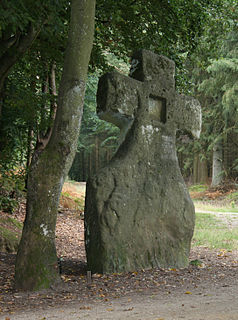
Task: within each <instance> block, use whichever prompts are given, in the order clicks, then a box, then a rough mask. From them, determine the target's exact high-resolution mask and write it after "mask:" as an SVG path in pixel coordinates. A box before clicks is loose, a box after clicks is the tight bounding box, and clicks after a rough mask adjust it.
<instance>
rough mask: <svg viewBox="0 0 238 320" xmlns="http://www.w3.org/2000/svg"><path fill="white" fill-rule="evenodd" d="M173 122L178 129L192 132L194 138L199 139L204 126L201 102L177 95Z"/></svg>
mask: <svg viewBox="0 0 238 320" xmlns="http://www.w3.org/2000/svg"><path fill="white" fill-rule="evenodd" d="M173 120H174V121H175V123H176V125H177V128H178V129H185V130H187V131H190V132H191V133H192V135H193V136H194V137H196V138H199V137H200V133H201V126H202V112H201V105H200V103H199V101H198V100H197V99H194V98H193V97H191V96H186V95H184V94H176V99H175V108H174V112H173Z"/></svg>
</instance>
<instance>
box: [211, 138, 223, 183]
mask: <svg viewBox="0 0 238 320" xmlns="http://www.w3.org/2000/svg"><path fill="white" fill-rule="evenodd" d="M222 147H223V144H222V141H221V140H219V141H217V142H216V144H215V145H214V147H213V157H212V186H213V187H216V186H218V185H219V184H221V182H222V180H223V161H222V151H223V148H222Z"/></svg>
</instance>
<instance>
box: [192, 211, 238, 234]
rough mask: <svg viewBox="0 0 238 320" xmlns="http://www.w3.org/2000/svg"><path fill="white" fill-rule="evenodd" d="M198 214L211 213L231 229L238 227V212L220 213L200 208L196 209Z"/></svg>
mask: <svg viewBox="0 0 238 320" xmlns="http://www.w3.org/2000/svg"><path fill="white" fill-rule="evenodd" d="M196 212H200V213H210V214H213V215H215V216H216V217H217V218H218V219H219V220H221V221H222V222H224V223H225V224H226V225H227V226H228V228H229V229H233V228H237V227H238V212H218V211H209V210H202V209H199V208H196Z"/></svg>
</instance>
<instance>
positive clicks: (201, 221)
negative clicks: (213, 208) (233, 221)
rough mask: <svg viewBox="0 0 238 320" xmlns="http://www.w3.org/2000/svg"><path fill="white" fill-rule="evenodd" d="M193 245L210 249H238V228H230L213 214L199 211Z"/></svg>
mask: <svg viewBox="0 0 238 320" xmlns="http://www.w3.org/2000/svg"><path fill="white" fill-rule="evenodd" d="M192 245H193V246H195V247H196V246H205V247H208V248H210V249H226V250H237V248H238V228H234V229H232V230H230V229H228V227H227V226H226V225H225V224H224V223H223V222H222V221H220V220H219V219H218V218H216V217H214V216H213V215H212V214H209V213H197V214H196V225H195V230H194V236H193V241H192Z"/></svg>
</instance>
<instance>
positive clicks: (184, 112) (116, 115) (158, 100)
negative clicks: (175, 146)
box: [97, 50, 201, 137]
mask: <svg viewBox="0 0 238 320" xmlns="http://www.w3.org/2000/svg"><path fill="white" fill-rule="evenodd" d="M174 73H175V64H174V62H173V61H172V60H170V59H168V58H166V57H164V56H161V55H157V54H155V53H153V52H150V51H147V50H141V51H138V52H136V53H135V54H134V56H133V58H132V66H131V71H130V77H128V76H124V75H122V74H120V73H118V72H111V73H107V74H105V75H104V76H102V77H101V78H100V80H99V85H98V92H97V105H98V107H97V112H98V115H99V117H100V118H101V119H103V120H106V121H108V122H111V123H113V124H115V125H116V126H118V127H119V128H120V129H121V130H124V129H125V128H128V127H129V126H130V124H131V123H132V122H133V120H134V118H135V117H136V114H137V113H136V111H137V109H138V107H139V105H140V106H142V109H143V112H144V113H143V117H142V119H143V120H144V122H145V123H146V125H147V126H160V124H161V126H165V127H167V129H168V130H167V132H172V131H173V132H174V129H177V128H179V129H186V130H188V131H191V132H192V134H193V135H194V136H196V137H199V135H200V131H201V107H200V104H199V102H198V101H197V100H196V99H194V98H192V97H189V96H185V95H180V94H178V93H177V92H176V91H175V81H174ZM141 125H144V124H141ZM170 128H171V130H172V131H170ZM156 132H158V131H156Z"/></svg>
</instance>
